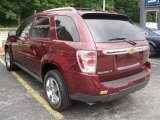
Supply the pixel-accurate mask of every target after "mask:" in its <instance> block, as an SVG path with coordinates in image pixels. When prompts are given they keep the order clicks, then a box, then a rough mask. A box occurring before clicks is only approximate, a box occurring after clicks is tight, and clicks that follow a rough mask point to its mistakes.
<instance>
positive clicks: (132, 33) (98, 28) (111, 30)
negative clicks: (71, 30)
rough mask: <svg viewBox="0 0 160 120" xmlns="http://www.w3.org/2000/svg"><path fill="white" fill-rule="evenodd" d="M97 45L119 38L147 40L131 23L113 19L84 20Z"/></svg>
mask: <svg viewBox="0 0 160 120" xmlns="http://www.w3.org/2000/svg"><path fill="white" fill-rule="evenodd" d="M84 20H85V22H86V24H87V26H88V28H89V30H90V32H91V34H92V37H93V39H94V41H95V42H96V43H100V42H108V41H111V40H112V41H116V40H118V38H120V39H122V38H125V39H126V40H132V41H139V40H145V38H144V36H143V35H142V34H141V32H140V30H139V28H138V27H136V26H135V25H134V24H132V23H130V22H129V21H124V20H113V19H84Z"/></svg>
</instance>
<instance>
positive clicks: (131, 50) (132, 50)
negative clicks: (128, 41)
mask: <svg viewBox="0 0 160 120" xmlns="http://www.w3.org/2000/svg"><path fill="white" fill-rule="evenodd" d="M128 52H129V54H134V53H135V52H136V50H135V48H131V49H129V50H128Z"/></svg>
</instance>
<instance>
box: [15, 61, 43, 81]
mask: <svg viewBox="0 0 160 120" xmlns="http://www.w3.org/2000/svg"><path fill="white" fill-rule="evenodd" d="M14 64H15V65H17V66H18V67H20V68H21V69H22V70H23V71H25V72H26V73H28V74H29V75H30V76H32V77H34V78H35V79H36V80H38V81H40V82H43V81H42V79H41V78H40V77H39V76H38V75H36V74H35V73H33V72H31V71H30V70H28V69H27V68H25V67H23V66H22V65H21V64H19V63H17V62H14Z"/></svg>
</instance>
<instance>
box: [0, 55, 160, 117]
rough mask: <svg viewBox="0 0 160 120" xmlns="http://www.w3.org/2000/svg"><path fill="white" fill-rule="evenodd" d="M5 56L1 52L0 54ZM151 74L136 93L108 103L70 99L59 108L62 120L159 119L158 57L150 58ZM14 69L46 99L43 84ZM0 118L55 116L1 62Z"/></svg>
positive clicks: (159, 80) (159, 78)
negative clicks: (143, 86) (88, 102)
mask: <svg viewBox="0 0 160 120" xmlns="http://www.w3.org/2000/svg"><path fill="white" fill-rule="evenodd" d="M0 58H1V59H3V60H4V56H0ZM150 61H151V62H152V77H151V80H150V82H149V84H148V85H147V86H146V87H145V88H144V89H142V90H140V91H137V92H136V93H133V94H130V95H128V96H125V97H123V98H121V99H117V100H114V101H111V102H108V103H97V104H94V105H88V104H86V103H82V102H73V105H72V106H71V108H70V109H68V110H66V111H64V112H60V114H61V115H62V116H63V119H64V120H160V57H157V58H154V59H150ZM16 73H17V74H18V75H19V76H20V77H21V78H22V79H23V80H24V81H25V82H27V83H28V84H29V86H30V87H32V88H33V89H34V90H35V91H36V92H37V93H38V94H39V95H40V96H41V97H42V98H44V99H45V97H44V93H43V87H42V84H41V83H39V82H38V81H36V80H35V79H34V78H32V77H30V76H29V75H28V74H26V73H25V72H23V71H22V70H20V69H19V70H16ZM0 82H1V83H0V120H54V119H57V118H56V117H55V116H54V115H53V114H51V113H50V112H49V111H48V110H47V109H46V107H44V106H43V105H42V104H40V103H39V102H38V101H37V100H36V99H35V98H34V97H33V96H32V95H31V94H29V92H28V91H27V90H26V89H25V88H24V87H23V85H22V84H20V83H19V82H18V81H17V80H16V78H15V77H14V76H13V74H11V73H10V72H8V71H7V70H6V68H5V66H4V65H2V64H1V63H0Z"/></svg>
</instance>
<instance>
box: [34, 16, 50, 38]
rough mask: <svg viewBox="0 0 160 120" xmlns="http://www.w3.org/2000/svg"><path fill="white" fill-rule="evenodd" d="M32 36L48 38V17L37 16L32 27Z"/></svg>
mask: <svg viewBox="0 0 160 120" xmlns="http://www.w3.org/2000/svg"><path fill="white" fill-rule="evenodd" d="M32 37H38V38H50V23H49V18H45V17H38V18H37V19H36V21H35V26H34V27H33V29H32Z"/></svg>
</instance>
